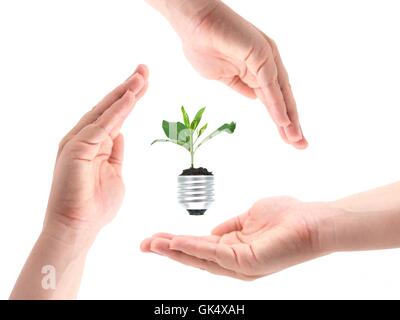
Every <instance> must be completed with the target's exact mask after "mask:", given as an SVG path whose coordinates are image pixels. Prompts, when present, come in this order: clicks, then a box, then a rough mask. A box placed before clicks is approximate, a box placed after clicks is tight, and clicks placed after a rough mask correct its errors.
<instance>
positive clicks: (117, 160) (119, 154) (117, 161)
mask: <svg viewBox="0 0 400 320" xmlns="http://www.w3.org/2000/svg"><path fill="white" fill-rule="evenodd" d="M123 161H124V136H123V135H122V134H119V135H118V136H117V137H116V138H115V139H114V143H113V147H112V150H111V155H110V157H109V159H108V162H109V163H111V164H112V165H113V167H114V168H115V169H116V171H117V172H118V174H119V175H121V172H122V163H123Z"/></svg>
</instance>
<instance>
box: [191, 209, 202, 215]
mask: <svg viewBox="0 0 400 320" xmlns="http://www.w3.org/2000/svg"><path fill="white" fill-rule="evenodd" d="M188 212H189V214H190V215H191V216H202V215H203V214H204V212H206V210H205V209H203V210H193V209H189V210H188Z"/></svg>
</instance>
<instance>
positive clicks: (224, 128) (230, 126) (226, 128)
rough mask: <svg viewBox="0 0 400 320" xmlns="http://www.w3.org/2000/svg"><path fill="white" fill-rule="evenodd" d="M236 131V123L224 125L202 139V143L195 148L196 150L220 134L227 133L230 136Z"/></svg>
mask: <svg viewBox="0 0 400 320" xmlns="http://www.w3.org/2000/svg"><path fill="white" fill-rule="evenodd" d="M235 129H236V123H235V122H231V123H225V124H223V125H222V126H220V127H219V128H218V129H217V130H215V131H213V132H212V133H210V134H209V135H208V136H207V137H205V138H204V139H203V141H202V142H200V143H199V144H198V146H197V148H196V150H197V149H198V148H199V147H200V146H201V145H203V144H204V143H206V142H207V141H208V140H211V139H212V138H214V137H215V136H217V135H219V134H220V133H222V132H227V133H229V134H232V133H234V132H235Z"/></svg>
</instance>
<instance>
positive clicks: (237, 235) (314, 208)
mask: <svg viewBox="0 0 400 320" xmlns="http://www.w3.org/2000/svg"><path fill="white" fill-rule="evenodd" d="M335 210H337V209H334V208H330V207H328V206H327V205H325V204H318V203H309V204H308V203H302V202H300V201H297V200H294V199H292V198H286V197H285V198H283V197H282V198H270V199H263V200H260V201H258V202H256V203H255V204H254V205H253V206H252V207H251V208H250V210H249V211H248V212H247V213H245V214H244V215H241V216H238V217H236V218H233V219H231V220H229V221H227V222H225V223H223V224H222V225H220V226H218V227H217V228H216V229H214V231H213V234H212V235H210V236H204V237H194V236H175V235H171V234H166V233H159V234H156V235H154V236H153V237H151V238H149V239H146V240H144V241H143V243H142V246H141V248H142V250H143V251H144V252H155V253H158V254H161V255H164V256H166V257H169V258H171V259H173V260H176V261H178V262H181V263H183V264H186V265H190V266H193V267H196V268H200V269H204V270H207V271H209V272H211V273H214V274H219V275H225V276H230V277H234V278H239V279H243V280H252V279H256V278H259V277H262V276H265V275H268V274H271V273H274V272H277V271H280V270H282V269H284V268H287V267H289V266H292V265H295V264H298V263H301V262H304V261H306V260H309V259H313V258H316V257H318V256H321V255H323V254H326V252H323V250H321V248H320V246H319V242H318V236H317V234H316V233H317V232H316V230H317V224H318V223H317V221H318V217H319V216H320V215H321V214H323V215H329V214H330V212H331V211H332V213H333V211H335ZM335 213H336V212H335Z"/></svg>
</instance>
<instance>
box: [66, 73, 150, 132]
mask: <svg viewBox="0 0 400 320" xmlns="http://www.w3.org/2000/svg"><path fill="white" fill-rule="evenodd" d="M146 79H147V78H145V77H144V76H143V75H141V74H139V73H137V71H135V72H134V73H133V74H132V76H131V77H129V78H128V79H127V80H126V81H125V82H124V83H123V84H121V85H119V86H118V87H117V88H115V89H114V90H113V91H112V92H110V93H109V94H108V95H106V96H105V97H104V98H103V100H101V101H100V102H99V103H98V104H97V105H96V106H95V107H94V108H93V109H92V110H91V111H89V112H88V113H87V114H85V115H84V116H83V117H82V119H81V120H80V121H79V122H78V124H77V125H76V126H75V127H74V128H73V129H72V130H71V131H70V132H69V133H68V134H67V136H71V135H74V134H77V133H78V132H79V131H81V130H82V129H83V128H84V127H86V126H87V125H88V124H90V123H93V122H94V121H96V119H97V118H98V117H100V116H101V115H102V114H103V113H104V111H106V110H107V109H108V108H109V107H110V106H111V105H112V104H113V103H114V102H116V101H117V100H119V99H121V97H122V96H123V95H124V94H125V92H126V91H127V90H130V91H132V92H134V94H139V93H140V91H141V90H142V88H143V82H144V81H147V80H146ZM143 80H144V81H143Z"/></svg>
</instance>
